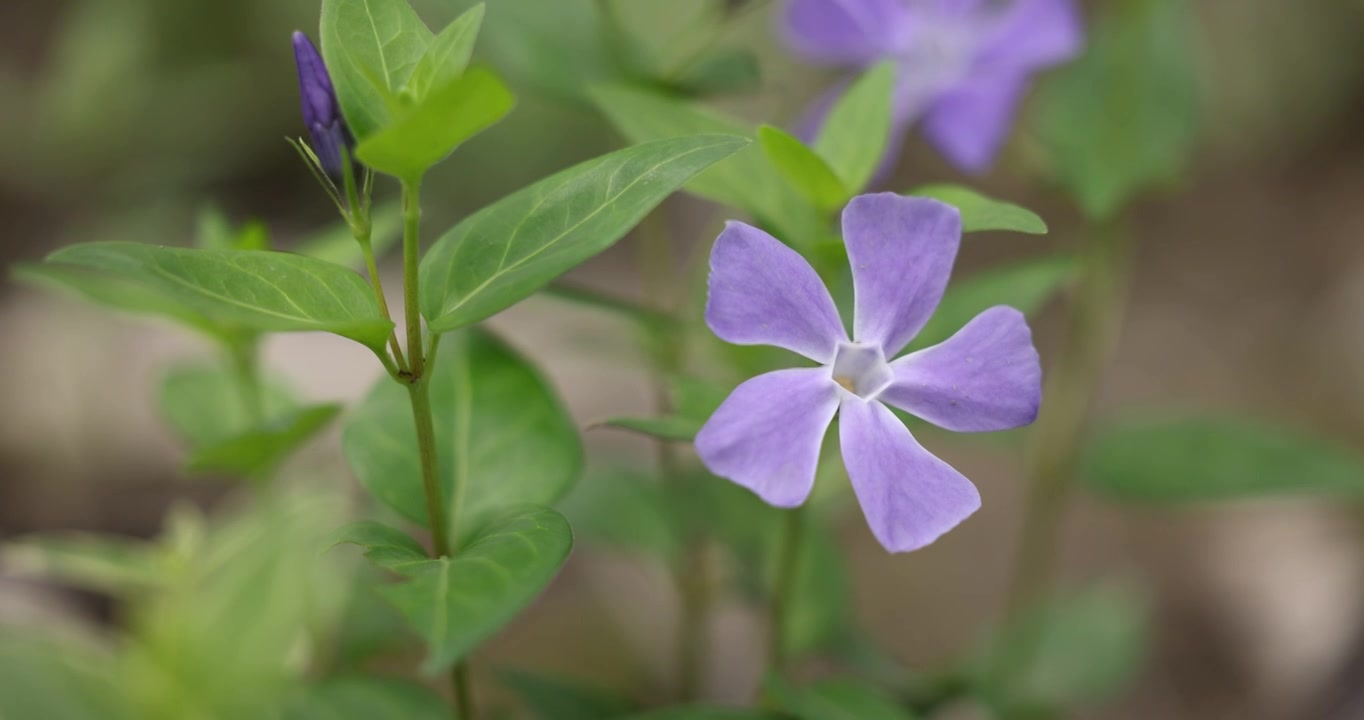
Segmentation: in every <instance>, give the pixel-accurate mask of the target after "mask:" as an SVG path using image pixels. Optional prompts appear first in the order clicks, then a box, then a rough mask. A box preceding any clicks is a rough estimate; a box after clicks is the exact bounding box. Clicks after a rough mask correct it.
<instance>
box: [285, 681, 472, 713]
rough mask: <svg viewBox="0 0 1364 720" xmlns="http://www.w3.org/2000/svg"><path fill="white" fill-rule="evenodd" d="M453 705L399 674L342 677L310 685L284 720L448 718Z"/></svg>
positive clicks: (290, 708)
mask: <svg viewBox="0 0 1364 720" xmlns="http://www.w3.org/2000/svg"><path fill="white" fill-rule="evenodd" d="M449 717H450V708H449V706H447V705H446V704H445V701H444V700H442V699H441V697H440V696H439V695H437V694H435V693H434V692H431V690H430V689H428V688H426V687H423V686H421V685H417V684H416V683H412V682H408V681H406V680H400V679H398V678H383V677H341V678H334V679H330V680H327V681H325V682H323V683H320V684H318V685H314V686H312V687H309V688H307V689H306V690H304V691H303V692H302V693H301V696H300V697H299V698H297V699H296V700H295V701H294V702H293V703H291V704H290V706H289V708H288V709H287V710H286V711H285V713H284V718H285V720H379V719H380V718H395V719H396V718H402V720H449Z"/></svg>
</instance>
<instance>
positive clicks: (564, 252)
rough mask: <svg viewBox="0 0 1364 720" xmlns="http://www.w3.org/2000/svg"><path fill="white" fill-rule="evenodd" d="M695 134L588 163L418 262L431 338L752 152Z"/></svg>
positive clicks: (735, 142)
mask: <svg viewBox="0 0 1364 720" xmlns="http://www.w3.org/2000/svg"><path fill="white" fill-rule="evenodd" d="M747 143H748V141H746V140H744V139H743V138H739V137H734V136H728V135H698V136H692V137H685V138H676V139H673V140H661V141H658V142H652V143H647V144H644V145H637V146H635V147H631V148H627V149H625V150H619V151H617V152H614V153H610V154H608V155H604V156H602V157H599V158H596V159H595V160H589V161H587V162H585V163H581V164H579V165H575V166H574V167H571V168H569V169H567V170H564V171H562V172H559V173H557V174H555V175H553V176H551V177H549V178H546V179H544V180H541V181H539V182H537V183H535V184H533V185H531V186H530V187H527V188H524V189H522V190H520V191H518V192H515V193H513V194H511V195H510V196H508V197H505V198H503V199H502V200H499V201H497V202H496V203H493V204H492V205H490V206H488V207H486V208H483V209H482V210H480V211H478V212H477V213H474V214H473V215H472V216H470V217H469V218H467V219H466V220H464V221H463V222H461V223H460V224H458V225H456V226H455V227H454V229H452V230H450V231H449V232H447V233H446V234H445V235H444V236H442V237H441V238H440V240H438V241H437V242H436V244H435V245H434V246H433V247H432V248H431V249H430V251H429V252H427V254H426V257H425V258H423V259H422V265H421V292H422V297H421V306H422V314H423V315H425V316H426V319H427V322H428V323H429V324H430V327H431V330H432V331H433V332H437V333H441V332H449V331H450V330H454V329H457V328H460V327H463V326H465V325H469V324H471V323H475V322H478V321H479V320H483V319H484V318H487V317H489V316H491V315H493V314H494V313H497V312H498V311H500V310H503V309H505V308H507V307H509V306H511V305H512V304H514V303H516V302H518V301H520V300H523V299H525V298H527V297H529V296H530V295H531V294H532V293H534V292H535V291H536V290H539V289H540V288H541V287H543V286H545V285H546V284H548V283H549V282H550V281H551V280H553V279H554V278H556V277H558V276H559V275H562V274H563V273H565V272H567V271H568V270H569V269H571V268H573V267H574V266H576V265H578V264H579V263H581V262H583V261H585V260H587V259H588V258H590V257H592V256H593V255H596V254H597V253H599V252H601V251H603V250H605V249H606V248H608V247H610V246H611V245H613V244H614V243H615V242H616V241H617V240H619V239H620V238H621V237H623V236H624V235H625V234H626V233H627V232H629V231H630V229H631V228H633V227H634V226H635V225H636V224H637V223H639V221H640V220H642V219H644V216H645V215H647V214H648V213H649V211H651V210H653V209H654V207H656V206H657V205H658V204H659V203H661V202H663V200H664V199H665V198H667V197H668V195H670V194H672V193H673V191H675V190H677V188H679V187H681V186H682V184H683V183H685V182H686V181H687V180H688V179H690V178H691V177H692V176H694V175H696V173H698V172H700V171H701V170H703V169H704V168H706V167H708V166H710V165H712V164H713V163H715V162H717V161H719V160H722V159H724V158H726V157H728V156H730V155H732V154H733V153H735V152H736V151H738V150H740V149H741V148H743V147H744V145H746V144H747Z"/></svg>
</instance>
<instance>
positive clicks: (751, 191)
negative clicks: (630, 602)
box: [592, 86, 819, 247]
mask: <svg viewBox="0 0 1364 720" xmlns="http://www.w3.org/2000/svg"><path fill="white" fill-rule="evenodd" d="M592 99H593V101H594V102H596V104H597V107H598V108H599V109H600V110H601V111H602V112H603V113H605V115H606V117H607V119H608V120H610V121H611V124H612V125H614V126H615V128H616V129H617V130H619V131H620V133H621V134H622V135H624V136H625V137H626V138H628V139H629V140H630V141H631V142H648V141H650V140H658V139H660V138H670V137H677V136H679V135H689V134H693V133H726V134H730V135H742V136H745V137H752V136H753V129H752V128H753V126H752V125H750V124H748V123H745V122H741V121H739V120H735V119H733V118H729V117H725V116H724V115H720V114H719V113H716V112H714V111H712V110H710V109H708V108H706V107H703V106H701V105H700V104H697V103H693V102H689V101H687V100H682V99H679V98H675V97H670V96H668V95H663V94H661V93H657V92H653V91H650V90H642V89H639V88H633V87H628V86H605V87H597V88H594V89H593V90H592ZM686 190H687V192H690V193H692V194H694V195H699V196H701V197H703V198H707V199H709V200H714V201H716V202H718V203H722V204H725V205H729V206H732V207H736V208H739V209H741V210H743V211H745V212H747V213H749V214H751V215H753V217H754V219H755V220H757V222H758V223H759V224H760V225H763V226H765V227H769V228H771V229H772V230H773V231H774V233H775V234H776V235H777V237H778V238H779V239H781V240H782V241H784V242H786V243H789V244H791V245H793V246H795V247H807V246H809V245H810V244H811V243H812V242H814V235H815V233H816V232H817V230H818V228H819V218H818V214H817V213H816V212H815V210H814V208H812V207H810V206H809V205H808V204H807V203H806V202H804V201H803V200H802V199H801V197H800V195H798V194H797V193H796V191H795V190H793V189H791V188H790V187H789V186H787V185H786V183H784V182H782V178H781V174H780V173H779V172H778V171H777V168H776V167H774V166H773V165H772V162H771V161H770V160H768V159H767V157H766V156H765V155H764V154H763V153H762V151H761V149H759V148H756V147H750V148H748V149H746V150H744V151H742V152H739V153H736V154H735V155H734V156H733V157H731V158H729V159H728V160H726V161H724V162H721V163H716V165H715V166H714V167H711V168H710V169H709V170H706V171H705V172H703V173H701V174H699V175H697V176H696V177H695V178H694V179H693V180H691V182H689V183H687V185H686Z"/></svg>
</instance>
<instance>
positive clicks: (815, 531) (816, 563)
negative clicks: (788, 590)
mask: <svg viewBox="0 0 1364 720" xmlns="http://www.w3.org/2000/svg"><path fill="white" fill-rule="evenodd" d="M806 522H807V523H808V524H809V527H807V528H806V530H805V537H804V546H803V547H802V548H801V554H800V562H799V564H798V566H797V568H796V579H795V588H796V589H795V591H793V592H792V597H790V598H788V599H787V604H786V623H785V625H784V628H785V630H786V648H787V650H788V651H790V652H791V653H795V654H800V653H809V652H815V651H818V650H821V649H823V648H825V647H827V646H828V645H829V644H830V643H832V642H834V641H835V640H837V639H838V637H839V635H840V633H841V632H842V631H843V630H844V629H846V628H847V626H848V623H849V620H848V571H847V568H846V567H845V566H844V561H843V553H842V552H841V551H840V550H839V547H838V544H837V542H836V541H835V539H834V537H833V534H832V533H831V532H829V529H828V528H827V527H824V525H823V524H822V523H820V522H819V521H818V518H807V519H806ZM774 554H775V553H774ZM773 575H774V576H775V573H774V574H773Z"/></svg>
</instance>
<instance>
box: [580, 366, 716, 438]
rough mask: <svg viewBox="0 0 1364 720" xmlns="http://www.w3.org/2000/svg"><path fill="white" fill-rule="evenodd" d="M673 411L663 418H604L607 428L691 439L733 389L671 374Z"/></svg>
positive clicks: (653, 435) (655, 435) (669, 390)
mask: <svg viewBox="0 0 1364 720" xmlns="http://www.w3.org/2000/svg"><path fill="white" fill-rule="evenodd" d="M668 385H669V387H668V395H669V399H670V402H671V404H672V407H673V413H672V414H671V415H666V416H663V417H616V418H610V419H608V420H605V421H603V422H602V423H601V424H602V425H604V426H606V427H613V428H620V429H621V430H630V431H632V432H637V433H640V434H642V435H648V436H650V437H654V438H658V439H660V440H669V441H673V442H691V441H692V438H694V437H696V433H697V432H699V431H700V430H701V426H702V425H705V423H706V420H709V419H710V416H711V415H712V414H714V412H715V411H716V410H717V409H718V408H719V407H720V403H722V402H724V400H725V398H726V397H727V396H728V395H729V392H730V390H732V389H733V388H731V387H729V386H728V385H725V384H723V383H714V382H711V381H708V380H702V379H698V378H687V377H674V378H672V379H670V380H669V383H668Z"/></svg>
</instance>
